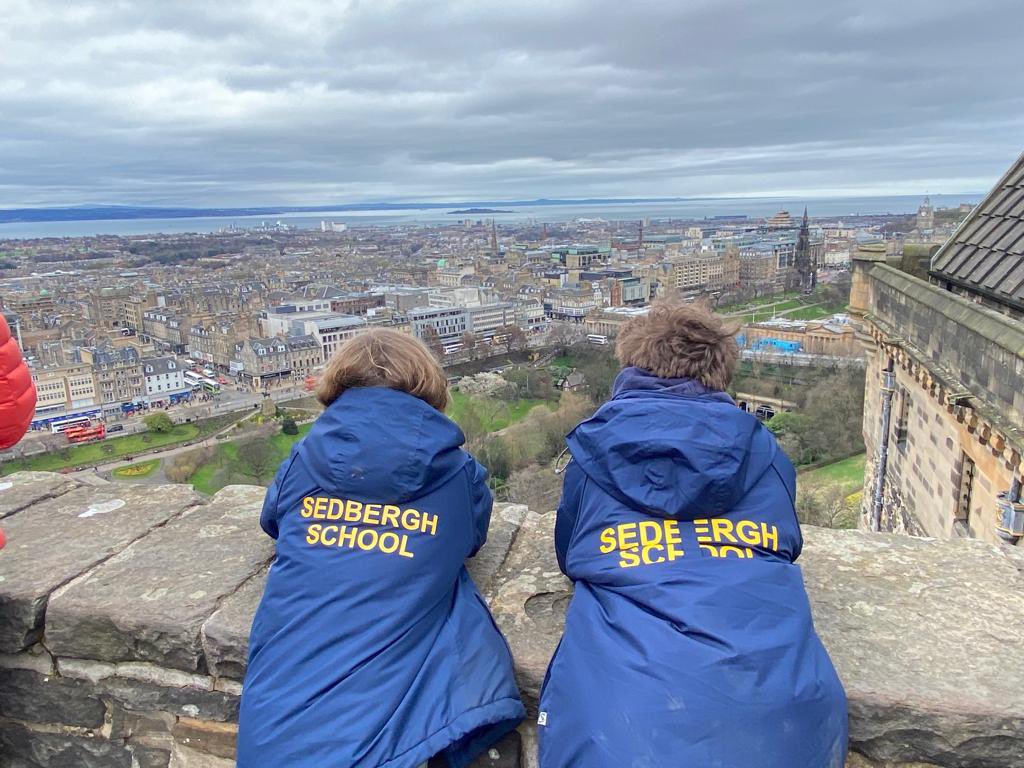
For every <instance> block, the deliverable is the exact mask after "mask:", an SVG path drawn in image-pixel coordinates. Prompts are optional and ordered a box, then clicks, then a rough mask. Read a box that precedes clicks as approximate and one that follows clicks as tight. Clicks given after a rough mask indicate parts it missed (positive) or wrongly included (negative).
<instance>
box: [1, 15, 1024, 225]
mask: <svg viewBox="0 0 1024 768" xmlns="http://www.w3.org/2000/svg"><path fill="white" fill-rule="evenodd" d="M0 19H2V21H0V206H5V207H9V206H19V205H62V204H78V203H129V204H183V205H197V206H209V205H225V206H234V205H250V204H295V205H302V204H316V203H324V204H330V203H335V202H358V201H366V200H383V199H389V200H393V199H403V198H405V199H448V200H468V199H512V198H534V197H581V196H600V197H631V196H633V197H636V196H652V197H653V196H684V197H691V196H710V195H714V196H719V195H722V196H725V195H780V194H793V195H801V196H808V195H847V194H890V193H913V194H920V193H923V192H926V191H930V192H932V193H938V192H951V193H952V192H974V191H984V190H986V189H988V188H989V187H990V186H991V185H992V183H993V182H994V181H995V180H996V178H997V177H998V176H999V175H1000V174H1001V173H1002V172H1003V171H1004V170H1005V169H1006V167H1007V166H1008V165H1009V164H1010V163H1011V162H1012V160H1013V159H1014V158H1015V157H1016V156H1017V154H1018V153H1019V152H1020V151H1022V150H1024V61H1022V59H1021V53H1020V51H1021V41H1020V33H1021V29H1024V2H1021V0H970V2H965V1H964V0H955V1H952V2H951V1H950V0H882V1H877V0H856V1H850V2H848V1H847V0H773V2H753V1H752V0H674V1H670V0H665V1H664V2H644V1H643V0H628V1H627V0H609V1H608V2H604V1H603V0H578V1H576V2H569V1H566V0H539V1H537V2H526V1H525V0H498V2H489V1H488V0H466V2H448V3H441V2H427V0H416V1H413V2H388V1H387V0H363V1H361V2H360V1H358V0H356V1H353V2H328V0H251V1H250V2H242V1H241V0H233V1H232V2H223V1H220V2H211V1H206V2H195V3H190V2H181V1H179V0H153V1H152V2H130V1H127V0H124V1H118V0H102V2H97V3H88V2H75V1H74V0H24V1H23V0H0Z"/></svg>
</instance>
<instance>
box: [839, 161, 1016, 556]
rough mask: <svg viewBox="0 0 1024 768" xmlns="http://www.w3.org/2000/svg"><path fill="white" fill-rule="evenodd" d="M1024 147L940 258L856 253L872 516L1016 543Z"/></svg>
mask: <svg viewBox="0 0 1024 768" xmlns="http://www.w3.org/2000/svg"><path fill="white" fill-rule="evenodd" d="M1022 214H1024V155H1022V156H1021V158H1019V159H1018V160H1017V162H1016V163H1015V164H1014V165H1013V167H1012V168H1011V169H1010V170H1009V171H1007V173H1006V175H1005V176H1003V178H1002V179H1001V180H1000V181H999V183H998V184H997V185H996V187H995V188H994V189H993V190H992V192H991V193H990V194H989V195H988V197H987V198H986V199H985V200H984V201H983V202H982V203H981V204H980V205H979V206H978V207H977V208H975V210H974V211H973V212H972V214H971V215H970V216H968V217H967V219H966V220H965V221H964V222H963V223H962V224H961V225H960V227H959V228H958V229H957V231H956V232H955V233H954V234H953V236H952V237H951V238H950V239H949V241H948V242H946V243H945V244H944V245H943V246H942V247H941V248H940V249H939V251H938V252H937V253H936V254H935V255H934V256H933V257H932V260H931V269H930V271H929V280H927V281H925V280H922V279H919V278H916V277H913V276H911V275H909V274H906V273H904V272H901V271H900V270H899V269H898V268H896V266H893V265H891V264H889V263H887V262H886V254H885V247H884V245H882V244H877V245H866V246H862V247H861V248H860V249H859V250H858V251H857V253H856V254H855V256H854V260H853V286H852V292H851V297H850V307H851V310H852V311H854V312H855V313H856V314H857V315H858V316H859V317H860V322H861V326H862V330H863V337H864V339H865V343H866V345H867V350H868V365H867V375H866V387H865V411H864V440H865V443H866V444H867V449H868V456H869V462H868V467H869V471H868V474H867V477H866V479H865V487H864V489H865V493H864V499H865V509H864V515H865V522H866V524H868V525H869V526H871V527H874V528H881V529H883V530H893V531H903V532H907V533H912V534H921V535H928V536H938V537H943V538H949V537H959V536H968V537H977V538H982V539H987V540H990V541H1004V542H1009V543H1011V544H1016V543H1017V542H1018V541H1019V540H1020V538H1021V535H1022V534H1024V505H1021V503H1020V489H1021V471H1022V470H1021V455H1022V453H1024V216H1022Z"/></svg>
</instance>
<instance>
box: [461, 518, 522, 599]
mask: <svg viewBox="0 0 1024 768" xmlns="http://www.w3.org/2000/svg"><path fill="white" fill-rule="evenodd" d="M528 512H529V510H528V509H527V508H526V505H524V504H495V505H494V509H493V511H492V512H491V526H490V529H489V530H488V531H487V541H486V542H485V543H484V545H483V546H482V547H481V548H480V551H479V552H477V553H476V557H473V558H471V559H470V560H468V561H466V567H467V568H468V569H469V575H470V576H472V577H473V581H474V582H476V586H477V588H478V589H479V590H480V592H481V594H483V595H484V596H485V597H489V596H490V592H491V588H492V587H493V582H494V577H495V576H496V575H497V574H498V571H499V570H500V568H501V565H502V563H504V562H505V558H506V557H507V556H508V552H509V549H511V548H512V542H513V541H514V540H515V537H516V534H517V533H518V532H519V526H520V525H522V522H523V519H524V518H525V517H526V515H527V513H528Z"/></svg>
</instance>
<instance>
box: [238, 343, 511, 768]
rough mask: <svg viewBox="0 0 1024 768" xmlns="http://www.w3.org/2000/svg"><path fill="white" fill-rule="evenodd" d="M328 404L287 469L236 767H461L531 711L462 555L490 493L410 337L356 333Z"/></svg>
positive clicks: (277, 495) (427, 358)
mask: <svg viewBox="0 0 1024 768" xmlns="http://www.w3.org/2000/svg"><path fill="white" fill-rule="evenodd" d="M317 396H318V398H319V399H320V401H321V402H322V403H323V404H324V405H325V406H326V410H325V411H324V412H323V413H322V414H321V416H320V418H319V419H317V421H316V423H315V424H314V425H313V428H312V429H311V430H310V432H309V434H308V435H307V436H306V437H305V439H303V440H302V441H301V442H300V443H299V444H298V445H297V446H296V447H295V449H294V450H293V451H292V454H291V456H290V457H289V458H288V459H287V460H286V461H285V462H284V464H282V465H281V468H280V470H279V471H278V473H277V477H276V478H275V480H274V483H273V485H272V486H271V487H270V489H269V490H268V492H267V497H266V501H265V503H264V506H263V513H262V517H261V521H260V522H261V525H262V527H263V529H264V530H265V531H266V532H267V534H268V535H269V536H272V537H273V538H274V539H276V540H277V554H276V558H275V560H274V563H273V566H272V567H271V570H270V574H269V576H268V578H267V586H266V591H265V592H264V595H263V599H262V601H261V602H260V606H259V609H258V610H257V612H256V616H255V619H254V621H253V625H252V632H251V634H250V638H249V665H248V670H247V673H246V678H245V686H244V692H243V694H242V704H241V713H240V716H239V730H238V766H239V768H264V767H265V768H284V767H285V766H287V767H288V768H385V767H386V768H416V766H419V765H421V764H422V763H425V762H426V761H427V760H429V759H430V758H432V757H437V758H438V760H439V761H440V762H441V763H442V764H446V765H447V766H449V768H462V766H465V765H467V764H468V763H469V762H470V761H471V760H472V759H473V758H474V757H475V756H476V755H478V754H479V753H481V752H482V751H484V750H486V749H487V747H488V746H489V745H491V744H492V743H493V742H495V741H497V740H498V739H500V738H501V737H502V736H503V735H505V734H506V733H507V732H509V731H510V730H512V729H513V728H515V727H516V725H517V724H518V723H519V721H520V720H521V719H522V717H523V715H524V714H525V712H524V709H523V705H522V703H521V702H520V699H519V692H518V689H517V687H516V684H515V680H514V677H513V670H512V658H511V655H510V653H509V649H508V645H507V644H506V643H505V640H504V638H503V637H502V635H501V633H500V632H499V630H498V628H497V627H496V625H495V624H494V620H493V619H492V618H491V615H490V612H489V611H488V609H487V606H486V605H485V604H484V601H483V599H482V598H481V597H480V594H479V593H478V592H477V589H476V586H475V585H474V584H473V581H472V579H471V578H470V576H469V574H468V573H467V572H466V569H465V567H464V565H463V561H464V560H465V558H467V557H471V556H472V555H474V554H475V553H476V552H477V550H479V549H480V547H481V546H482V545H483V543H484V540H485V538H486V536H487V526H488V522H489V519H490V514H491V494H490V491H489V490H488V488H487V485H486V483H485V480H486V473H485V471H484V470H483V468H482V467H481V466H480V465H479V464H478V463H477V462H476V461H475V460H474V459H473V458H472V457H471V456H470V455H469V454H467V453H466V452H465V451H463V450H462V448H461V447H460V446H461V445H462V444H463V442H464V438H463V435H462V432H461V430H460V429H459V428H458V427H457V426H456V425H455V424H454V423H452V422H451V421H450V420H448V419H447V418H446V417H445V416H444V414H443V413H442V411H443V410H444V408H445V406H446V405H447V402H448V391H447V381H446V379H445V376H444V372H443V371H442V369H441V367H440V366H439V365H438V364H437V362H436V361H435V360H434V358H433V357H432V356H431V354H430V352H429V350H427V348H426V347H425V346H424V345H423V344H421V343H420V342H418V341H417V340H415V339H413V338H412V337H410V336H407V335H404V334H400V333H397V332H394V331H388V330H381V329H377V330H370V331H367V332H365V333H362V334H360V335H358V336H355V337H353V338H352V339H350V340H348V341H347V342H345V343H344V344H343V345H342V346H341V348H340V349H339V350H338V351H337V353H336V354H335V356H334V358H332V360H331V361H330V363H329V364H328V366H327V369H326V371H325V373H324V376H323V380H322V383H321V384H320V387H319V389H318V390H317Z"/></svg>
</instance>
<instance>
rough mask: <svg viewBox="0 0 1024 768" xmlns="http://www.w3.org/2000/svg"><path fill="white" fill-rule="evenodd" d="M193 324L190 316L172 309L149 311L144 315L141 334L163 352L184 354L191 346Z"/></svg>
mask: <svg viewBox="0 0 1024 768" xmlns="http://www.w3.org/2000/svg"><path fill="white" fill-rule="evenodd" d="M191 327H192V323H191V322H190V319H189V317H188V315H185V314H183V313H181V312H176V311H174V310H171V309H148V310H146V311H144V312H143V313H142V328H141V333H140V334H139V335H140V336H141V337H142V339H143V340H144V341H146V340H148V341H151V342H152V343H153V344H154V345H155V346H156V348H157V349H159V350H161V351H168V352H174V353H175V354H184V353H185V351H186V349H187V348H188V344H189V331H190V329H191Z"/></svg>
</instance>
